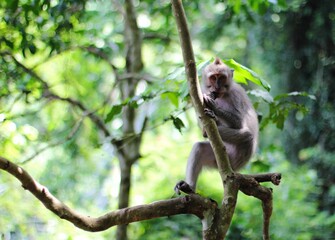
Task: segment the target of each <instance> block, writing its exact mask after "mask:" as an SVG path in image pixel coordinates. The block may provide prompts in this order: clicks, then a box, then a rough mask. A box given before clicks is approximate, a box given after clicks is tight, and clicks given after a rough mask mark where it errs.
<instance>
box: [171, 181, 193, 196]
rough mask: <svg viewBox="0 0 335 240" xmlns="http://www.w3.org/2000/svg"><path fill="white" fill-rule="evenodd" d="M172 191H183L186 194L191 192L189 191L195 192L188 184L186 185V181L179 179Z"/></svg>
mask: <svg viewBox="0 0 335 240" xmlns="http://www.w3.org/2000/svg"><path fill="white" fill-rule="evenodd" d="M174 191H175V192H176V194H178V195H180V194H181V192H184V193H186V194H191V193H195V192H194V191H193V189H192V188H191V186H190V185H188V183H187V182H185V181H183V180H181V181H179V182H177V184H176V186H175V187H174Z"/></svg>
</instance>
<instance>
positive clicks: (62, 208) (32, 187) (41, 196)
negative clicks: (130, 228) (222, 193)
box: [0, 157, 217, 232]
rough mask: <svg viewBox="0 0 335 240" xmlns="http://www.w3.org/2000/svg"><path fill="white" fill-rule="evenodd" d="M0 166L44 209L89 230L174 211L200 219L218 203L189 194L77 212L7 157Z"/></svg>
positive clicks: (175, 213)
mask: <svg viewBox="0 0 335 240" xmlns="http://www.w3.org/2000/svg"><path fill="white" fill-rule="evenodd" d="M0 169H2V170H4V171H6V172H8V173H10V174H11V175H13V176H14V177H16V178H17V179H18V180H19V181H20V182H21V183H22V187H23V188H24V189H26V190H28V191H30V192H31V193H32V194H33V195H34V196H35V197H36V198H37V199H38V200H40V201H41V202H42V203H43V204H44V206H45V207H46V208H47V209H49V210H50V211H52V212H53V213H55V214H56V215H57V216H59V217H60V218H62V219H65V220H67V221H69V222H71V223H73V224H74V225H75V226H76V227H78V228H81V229H83V230H86V231H90V232H97V231H103V230H106V229H108V228H110V227H112V226H115V225H121V224H128V223H132V222H138V221H142V220H148V219H153V218H158V217H165V216H172V215H177V214H193V215H196V216H198V217H199V218H200V219H202V218H203V216H204V212H205V211H208V210H211V209H215V208H216V207H217V204H216V203H215V202H213V201H211V200H210V199H207V198H204V197H201V196H200V195H198V194H191V195H187V196H184V197H180V198H174V199H169V200H162V201H157V202H153V203H151V204H146V205H138V206H134V207H128V208H124V209H120V210H115V211H112V212H109V213H107V214H105V215H103V216H100V217H96V218H95V217H90V216H87V215H83V214H80V213H78V212H76V211H75V210H73V209H71V208H69V207H68V206H67V205H65V204H64V203H62V202H61V201H60V200H58V199H57V198H56V197H55V196H53V195H52V194H51V193H50V192H49V191H48V189H47V188H46V187H45V186H43V185H41V184H40V183H38V182H37V181H35V180H34V179H33V178H32V177H31V176H30V175H29V174H28V172H26V171H25V170H24V169H23V168H21V167H19V166H18V165H16V164H14V163H12V162H10V161H9V160H7V159H6V158H3V157H0Z"/></svg>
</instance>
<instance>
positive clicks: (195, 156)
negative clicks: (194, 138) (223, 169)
mask: <svg viewBox="0 0 335 240" xmlns="http://www.w3.org/2000/svg"><path fill="white" fill-rule="evenodd" d="M204 166H207V167H216V160H215V156H214V152H213V149H212V147H211V145H210V143H209V142H197V143H195V144H194V145H193V148H192V150H191V153H190V156H189V157H188V161H187V167H186V183H188V184H189V185H190V187H191V188H192V189H193V190H194V191H195V189H196V184H197V180H198V177H199V174H200V172H201V169H202V168H203V167H204Z"/></svg>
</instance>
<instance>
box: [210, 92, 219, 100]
mask: <svg viewBox="0 0 335 240" xmlns="http://www.w3.org/2000/svg"><path fill="white" fill-rule="evenodd" d="M219 95H220V92H211V93H210V96H211V98H213V99H216V98H218V97H219Z"/></svg>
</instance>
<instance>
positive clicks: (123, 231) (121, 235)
mask: <svg viewBox="0 0 335 240" xmlns="http://www.w3.org/2000/svg"><path fill="white" fill-rule="evenodd" d="M121 162H124V161H123V160H120V163H121ZM131 167H132V166H131V165H129V164H126V163H124V164H122V163H121V164H120V169H121V180H120V191H119V209H121V208H126V207H128V206H129V195H130V194H129V193H130V187H131ZM127 226H128V225H118V226H117V230H116V239H118V240H126V239H128V235H127Z"/></svg>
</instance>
